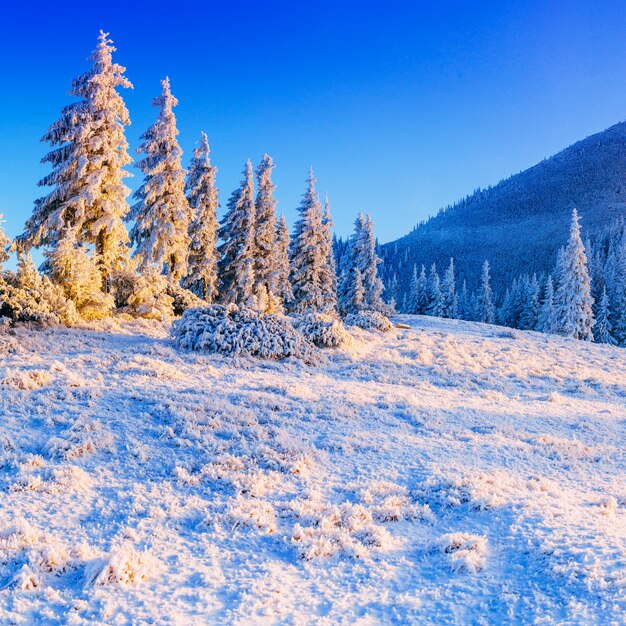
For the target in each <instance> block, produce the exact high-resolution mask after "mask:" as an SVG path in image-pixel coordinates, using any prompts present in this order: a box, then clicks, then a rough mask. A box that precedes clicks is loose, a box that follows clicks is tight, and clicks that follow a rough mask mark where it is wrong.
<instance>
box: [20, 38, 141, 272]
mask: <svg viewBox="0 0 626 626" xmlns="http://www.w3.org/2000/svg"><path fill="white" fill-rule="evenodd" d="M114 51H115V48H114V47H113V44H112V42H111V40H110V39H109V38H108V33H104V32H102V31H100V36H99V39H98V45H97V47H96V49H95V51H94V52H93V54H92V56H91V57H90V59H91V60H92V61H93V66H92V68H91V69H90V70H89V71H88V72H86V73H85V74H83V75H82V76H79V77H78V78H76V79H75V80H74V81H73V82H72V87H71V90H70V95H72V96H76V97H78V98H80V101H79V102H75V103H73V104H70V105H69V106H67V107H65V108H64V109H63V110H62V112H61V117H60V119H59V120H58V121H56V122H55V123H54V124H52V126H51V127H50V130H49V131H48V132H47V133H46V134H45V135H44V136H43V138H42V141H45V142H48V143H49V144H50V145H51V146H52V148H53V150H52V151H51V152H49V153H48V154H47V155H46V156H45V157H44V158H43V162H44V163H50V164H51V166H52V172H51V173H50V174H48V175H47V176H45V177H44V178H43V179H42V180H41V181H39V185H40V186H42V187H52V188H53V189H52V191H50V193H48V195H46V196H44V197H42V198H39V199H38V200H37V201H36V202H35V208H34V210H33V214H32V216H31V217H30V219H29V220H28V221H27V222H26V229H25V231H24V233H23V234H22V235H20V237H19V238H18V247H21V248H30V247H31V246H36V247H39V246H52V247H54V246H56V245H57V244H58V242H59V241H60V240H61V238H62V237H63V236H64V233H65V231H66V230H67V229H68V228H69V229H72V230H73V231H74V232H75V233H76V237H77V241H78V243H79V244H93V245H94V250H95V252H94V260H95V262H96V264H97V265H98V268H99V270H100V272H101V273H102V275H103V277H105V278H106V277H107V276H108V275H109V274H110V272H112V271H114V270H116V269H119V268H120V267H123V266H124V265H125V263H126V261H127V259H128V253H129V248H128V234H127V232H126V227H125V226H124V223H123V219H124V218H125V216H126V215H127V213H128V203H127V201H126V198H127V196H128V194H129V192H130V190H129V189H128V188H127V187H126V186H125V185H124V184H123V182H122V181H123V179H124V177H126V176H128V175H129V174H127V173H126V172H125V171H124V169H123V168H124V166H125V165H128V164H129V163H130V162H131V158H130V156H129V155H128V144H127V142H126V138H125V136H124V127H125V126H127V125H128V124H130V119H129V116H128V111H127V109H126V106H125V105H124V101H123V100H122V97H121V96H120V94H119V93H118V92H117V88H118V87H124V88H129V87H132V85H131V83H130V81H129V80H128V79H127V78H126V77H125V76H124V72H125V71H126V70H125V68H124V67H122V66H121V65H118V64H116V63H113V60H112V53H113V52H114Z"/></svg>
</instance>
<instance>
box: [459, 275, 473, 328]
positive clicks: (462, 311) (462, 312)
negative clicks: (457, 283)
mask: <svg viewBox="0 0 626 626" xmlns="http://www.w3.org/2000/svg"><path fill="white" fill-rule="evenodd" d="M457 317H458V319H460V320H471V319H472V312H471V310H470V301H469V296H468V293H467V281H466V280H463V285H462V286H461V293H460V294H459V301H458V306H457Z"/></svg>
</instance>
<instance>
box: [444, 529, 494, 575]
mask: <svg viewBox="0 0 626 626" xmlns="http://www.w3.org/2000/svg"><path fill="white" fill-rule="evenodd" d="M438 545H439V548H440V550H441V551H442V552H444V553H445V554H447V555H448V558H449V560H450V565H451V567H452V569H453V570H454V571H455V572H463V571H464V572H469V573H471V574H476V573H477V572H480V571H481V570H483V569H484V568H485V560H486V558H487V539H486V538H485V537H482V536H480V535H472V534H470V533H448V534H446V535H443V536H442V537H440V538H439V541H438Z"/></svg>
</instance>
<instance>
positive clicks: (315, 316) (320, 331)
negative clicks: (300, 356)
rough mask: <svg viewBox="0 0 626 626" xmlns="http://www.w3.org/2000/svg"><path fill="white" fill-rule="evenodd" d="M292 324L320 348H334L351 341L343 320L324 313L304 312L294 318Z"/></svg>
mask: <svg viewBox="0 0 626 626" xmlns="http://www.w3.org/2000/svg"><path fill="white" fill-rule="evenodd" d="M294 326H295V327H296V328H297V329H298V330H299V331H300V332H301V333H302V334H303V335H304V336H305V337H306V338H307V339H308V340H309V341H311V342H313V343H314V344H315V345H316V346H318V347H320V348H336V347H337V346H342V345H344V344H347V343H350V342H351V341H352V336H351V335H350V333H348V331H347V330H346V328H345V326H344V325H343V322H342V321H341V320H340V319H338V318H336V317H333V316H331V315H327V314H324V313H315V312H309V313H305V314H304V315H302V316H300V317H298V318H296V320H295V322H294Z"/></svg>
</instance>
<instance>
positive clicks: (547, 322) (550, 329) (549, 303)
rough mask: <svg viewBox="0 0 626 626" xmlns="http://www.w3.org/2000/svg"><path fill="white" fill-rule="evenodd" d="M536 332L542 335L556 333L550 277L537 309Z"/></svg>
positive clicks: (552, 285)
mask: <svg viewBox="0 0 626 626" xmlns="http://www.w3.org/2000/svg"><path fill="white" fill-rule="evenodd" d="M537 330H538V331H539V332H542V333H548V334H554V333H556V310H555V308H554V283H553V282H552V276H551V275H550V276H548V278H547V280H546V288H545V294H544V296H543V302H542V303H541V307H540V309H539V318H538V320H537Z"/></svg>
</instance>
